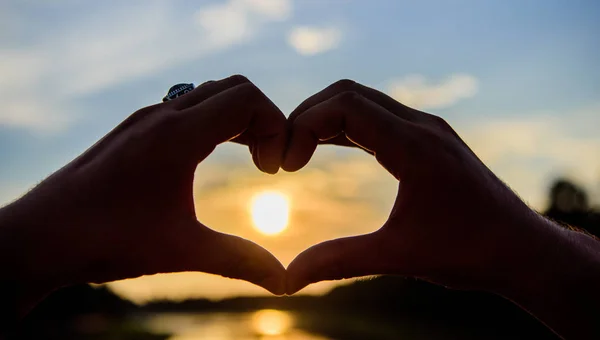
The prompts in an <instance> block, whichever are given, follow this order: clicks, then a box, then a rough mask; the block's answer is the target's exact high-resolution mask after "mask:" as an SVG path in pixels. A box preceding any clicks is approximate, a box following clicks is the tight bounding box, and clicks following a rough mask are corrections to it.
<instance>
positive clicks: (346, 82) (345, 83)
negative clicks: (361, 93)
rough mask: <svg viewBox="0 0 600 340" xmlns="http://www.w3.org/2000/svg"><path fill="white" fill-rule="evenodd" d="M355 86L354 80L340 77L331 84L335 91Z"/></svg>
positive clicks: (346, 89)
mask: <svg viewBox="0 0 600 340" xmlns="http://www.w3.org/2000/svg"><path fill="white" fill-rule="evenodd" d="M355 86H356V82H355V81H354V80H350V79H341V80H338V81H336V82H335V83H333V84H332V85H331V87H332V88H333V89H335V90H337V91H348V90H351V89H353V88H354V87H355Z"/></svg>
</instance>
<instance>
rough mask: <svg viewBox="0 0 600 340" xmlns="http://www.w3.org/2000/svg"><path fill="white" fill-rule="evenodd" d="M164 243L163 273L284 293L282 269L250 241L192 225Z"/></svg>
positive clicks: (269, 255)
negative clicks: (229, 280) (240, 282)
mask: <svg viewBox="0 0 600 340" xmlns="http://www.w3.org/2000/svg"><path fill="white" fill-rule="evenodd" d="M167 242H168V245H167V247H166V249H165V250H166V251H168V252H169V253H168V255H167V256H165V259H164V262H163V267H162V268H161V270H163V271H166V272H180V271H200V272H204V273H209V274H216V275H221V276H224V277H228V278H233V279H241V280H245V281H248V282H251V283H253V284H256V285H258V286H261V287H263V288H265V289H266V290H268V291H269V292H271V293H273V294H278V295H280V294H284V293H285V277H286V271H285V268H284V267H283V265H282V264H281V263H280V262H279V260H277V258H275V256H273V255H272V254H271V253H270V252H269V251H267V250H266V249H264V248H262V247H261V246H259V245H257V244H255V243H253V242H251V241H248V240H246V239H243V238H241V237H237V236H233V235H228V234H224V233H220V232H217V231H214V230H212V229H209V228H207V227H206V226H204V225H202V224H201V223H200V222H197V221H192V222H190V223H186V225H185V226H184V228H183V229H182V230H181V231H180V232H179V233H178V235H175V236H174V237H173V238H172V239H171V240H167Z"/></svg>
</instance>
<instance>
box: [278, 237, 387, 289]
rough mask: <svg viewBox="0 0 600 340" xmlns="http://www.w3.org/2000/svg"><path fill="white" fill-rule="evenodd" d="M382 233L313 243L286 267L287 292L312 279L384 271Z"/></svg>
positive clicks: (372, 273) (336, 277)
mask: <svg viewBox="0 0 600 340" xmlns="http://www.w3.org/2000/svg"><path fill="white" fill-rule="evenodd" d="M381 236H382V234H381V232H379V231H376V232H374V233H371V234H366V235H360V236H353V237H345V238H339V239H335V240H331V241H326V242H323V243H319V244H317V245H315V246H312V247H310V248H308V249H306V250H305V251H303V252H302V253H300V254H299V255H298V256H296V258H295V259H294V260H293V261H292V263H290V265H289V266H288V268H287V283H286V293H287V294H294V293H296V292H297V291H299V290H301V289H302V288H304V287H306V286H308V285H309V284H311V283H316V282H319V281H324V280H340V279H346V278H351V277H358V276H366V275H374V274H383V273H385V272H387V269H386V268H385V265H384V263H385V261H383V260H384V259H385V257H384V256H383V254H382V253H381V250H382V248H381V247H380V244H381V242H382V241H383V239H382V237H381Z"/></svg>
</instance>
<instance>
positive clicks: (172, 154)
mask: <svg viewBox="0 0 600 340" xmlns="http://www.w3.org/2000/svg"><path fill="white" fill-rule="evenodd" d="M285 124H286V119H285V116H284V115H283V114H282V113H281V111H280V110H279V109H278V108H277V107H276V106H275V105H274V104H273V103H272V102H271V101H270V100H269V99H268V98H267V97H265V96H264V95H263V94H262V92H261V91H260V90H258V88H257V87H255V86H254V85H253V84H252V83H251V82H249V81H248V80H247V79H246V78H244V77H242V76H233V77H230V78H227V79H223V80H220V81H212V82H207V83H205V84H202V85H201V86H199V87H198V88H197V89H195V90H194V91H192V92H190V93H188V94H186V95H184V96H181V97H179V98H177V99H175V100H172V101H169V102H166V103H161V104H157V105H153V106H150V107H146V108H143V109H141V110H139V111H137V112H135V113H134V114H132V115H131V116H130V117H129V118H127V119H126V120H125V121H124V122H123V123H122V124H120V125H119V126H118V127H116V128H115V129H114V130H113V131H112V132H110V133H109V134H108V135H107V136H106V137H104V138H103V139H102V140H100V141H99V142H98V143H96V144H95V145H94V146H93V147H91V148H90V149H89V150H88V151H86V152H85V153H84V154H83V155H81V156H80V157H79V158H77V159H75V160H74V161H72V162H71V163H70V164H68V165H67V166H65V167H64V168H62V169H61V170H59V171H57V172H56V173H55V174H53V175H52V176H50V177H49V178H48V179H46V180H45V181H43V182H42V183H41V184H40V185H39V186H37V187H36V188H35V189H34V190H32V191H31V192H30V193H28V194H27V195H25V196H24V197H23V198H21V199H20V200H18V201H17V202H15V203H13V204H12V205H10V206H8V207H6V208H5V209H6V210H5V212H6V213H5V214H4V215H5V216H8V218H9V219H11V220H14V221H18V222H17V224H18V225H12V226H11V227H10V229H11V230H10V231H9V232H7V230H5V232H4V233H3V234H2V238H1V241H3V246H4V249H5V251H9V250H10V253H11V256H12V258H13V259H15V260H18V261H13V263H10V264H7V265H6V266H8V267H6V266H5V267H3V269H5V275H6V276H8V277H9V278H10V279H11V280H15V281H18V282H19V284H20V285H21V286H27V287H29V286H31V287H33V288H34V290H36V291H40V292H47V291H49V290H52V289H54V288H57V287H60V286H64V285H69V284H74V283H79V282H96V283H101V282H107V281H112V280H117V279H124V278H132V277H137V276H140V275H146V274H155V273H165V272H180V271H201V272H206V273H212V274H218V275H222V276H226V277H230V278H236V279H243V280H247V281H250V282H252V283H254V284H257V285H259V286H262V287H263V288H265V289H267V290H269V291H270V292H272V293H276V294H282V293H284V282H285V269H284V267H283V266H282V265H281V263H280V262H279V261H278V260H277V259H276V258H275V257H274V256H273V255H271V254H270V253H269V252H268V251H267V250H265V249H263V248H262V247H260V246H258V245H256V244H254V243H252V242H250V241H247V240H245V239H242V238H239V237H236V236H231V235H226V234H222V233H219V232H216V231H214V230H211V229H209V228H208V227H207V226H204V225H203V224H202V223H200V222H198V221H197V219H196V215H195V211H194V200H193V196H192V182H193V179H194V171H195V169H196V166H197V164H198V163H199V162H201V161H202V160H203V159H205V158H206V157H207V156H208V155H209V154H210V153H211V152H212V151H213V150H214V148H215V147H216V146H217V145H218V144H220V143H222V142H225V141H229V140H233V141H236V142H239V143H243V144H247V145H249V147H250V151H251V153H252V158H253V160H254V163H255V164H256V166H257V167H258V168H259V169H260V170H262V171H264V172H267V173H271V174H273V173H276V172H277V171H278V169H279V166H280V163H281V160H282V155H283V150H284V148H285V143H286V129H285ZM5 225H10V223H6V224H5ZM56 235H60V237H57V236H56ZM11 245H18V248H17V246H15V249H9V248H10V247H11ZM24 245H26V246H27V247H23V246H24ZM7 268H11V269H7Z"/></svg>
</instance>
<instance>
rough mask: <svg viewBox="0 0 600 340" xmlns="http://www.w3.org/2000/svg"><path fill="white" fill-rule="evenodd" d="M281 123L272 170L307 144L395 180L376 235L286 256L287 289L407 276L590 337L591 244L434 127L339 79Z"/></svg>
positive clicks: (305, 156) (595, 278)
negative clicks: (488, 297)
mask: <svg viewBox="0 0 600 340" xmlns="http://www.w3.org/2000/svg"><path fill="white" fill-rule="evenodd" d="M288 122H289V125H290V128H291V133H292V135H291V139H290V142H289V146H288V149H287V151H286V155H285V157H284V162H283V165H282V168H283V169H284V170H287V171H295V170H298V169H300V168H302V167H303V166H304V165H305V164H306V163H307V162H308V161H309V160H310V158H311V156H312V154H313V152H314V151H315V148H316V147H317V144H319V143H333V144H337V145H354V146H358V147H360V148H363V149H364V150H366V151H368V152H369V153H371V154H374V155H375V158H376V159H377V161H379V163H381V165H383V167H384V168H386V169H387V170H388V171H389V172H390V173H391V174H392V175H393V176H394V177H395V178H396V179H398V181H399V182H400V183H399V188H398V196H397V198H396V202H395V204H394V207H393V209H392V212H391V214H390V216H389V219H388V220H387V222H386V223H385V224H384V225H383V226H382V227H381V228H380V229H379V230H377V231H375V232H373V233H371V234H367V235H361V236H355V237H347V238H341V239H337V240H331V241H326V242H323V243H321V244H317V245H315V246H313V247H311V248H309V249H307V250H305V251H304V252H302V253H301V254H300V255H298V256H297V257H296V258H295V259H294V260H293V261H292V263H290V265H289V266H288V268H287V271H288V272H287V274H288V276H287V284H286V291H287V293H288V294H292V293H295V292H297V291H298V290H300V289H302V288H303V287H305V286H306V285H308V284H310V283H313V282H318V281H321V280H335V279H341V278H350V277H355V276H364V275H373V274H396V275H403V276H413V277H419V278H423V279H427V280H430V281H433V282H437V283H440V284H443V285H448V286H452V287H458V288H473V289H479V290H485V291H489V292H492V293H496V294H499V295H502V296H504V297H506V298H508V299H510V300H512V301H514V302H515V303H517V304H518V305H520V306H522V307H523V308H525V309H526V310H528V311H530V312H531V313H532V314H533V315H535V316H536V317H538V318H539V319H540V320H541V321H542V322H544V323H546V324H547V325H548V326H549V327H550V328H552V329H553V330H554V331H555V332H557V333H558V334H559V335H561V336H564V337H565V338H572V339H597V338H599V337H600V324H599V323H598V315H600V290H598V285H599V284H600V242H598V241H597V240H596V239H594V238H593V237H590V236H588V235H585V234H583V233H579V232H576V231H573V230H568V229H566V228H561V227H559V226H558V225H557V224H555V223H553V222H551V221H549V220H547V219H544V218H542V217H541V216H539V215H538V214H537V213H535V212H534V211H533V210H531V209H529V208H528V207H527V206H526V205H525V204H524V203H523V202H522V201H521V200H520V199H519V198H518V197H517V196H516V195H515V194H514V193H513V192H512V191H511V190H510V189H509V188H508V187H507V186H506V185H504V183H502V181H500V180H499V179H498V178H497V177H496V176H495V175H494V174H493V173H492V172H491V171H490V170H489V169H488V168H487V167H486V166H485V165H484V164H483V163H482V162H481V161H480V160H479V159H478V158H477V156H475V154H474V153H473V152H472V151H471V150H470V149H469V148H468V147H467V145H466V144H465V143H464V142H463V141H462V140H461V139H460V138H459V137H458V135H457V134H456V133H455V132H454V131H453V130H452V128H451V127H450V126H449V125H448V124H447V123H446V122H445V121H444V120H442V119H441V118H439V117H436V116H433V115H429V114H427V113H423V112H420V111H417V110H414V109H411V108H409V107H406V106H404V105H402V104H400V103H398V102H396V101H395V100H393V99H392V98H390V97H388V96H386V95H384V94H382V93H380V92H378V91H376V90H373V89H370V88H368V87H365V86H362V85H360V84H357V83H355V82H352V81H349V80H342V81H339V82H337V83H335V84H333V85H331V86H330V87H328V88H326V89H325V90H323V91H321V92H319V93H317V94H316V95H314V96H313V97H311V98H309V99H307V100H306V101H304V103H302V104H301V105H300V106H299V107H298V108H297V109H296V110H294V112H292V114H291V115H290V118H288ZM325 213H326V212H325Z"/></svg>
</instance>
